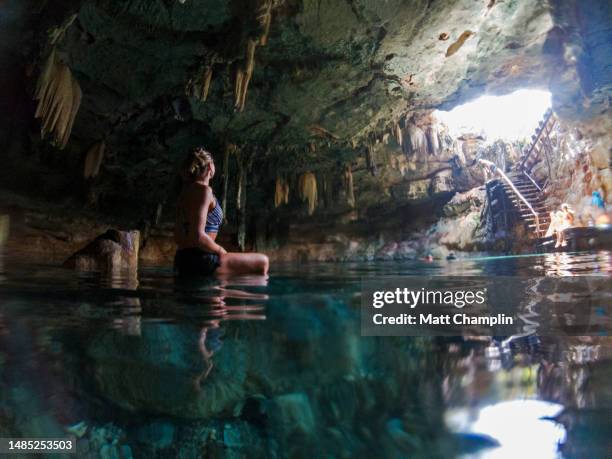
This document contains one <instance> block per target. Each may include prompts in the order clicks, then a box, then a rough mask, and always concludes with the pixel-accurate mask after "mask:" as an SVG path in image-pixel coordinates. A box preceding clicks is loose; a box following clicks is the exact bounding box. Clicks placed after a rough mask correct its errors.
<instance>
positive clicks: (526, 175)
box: [523, 170, 542, 192]
mask: <svg viewBox="0 0 612 459" xmlns="http://www.w3.org/2000/svg"><path fill="white" fill-rule="evenodd" d="M523 175H524V176H525V177H527V178H528V179H529V181H530V182H531V183H533V186H535V187H536V188H537V189H538V191H540V192H541V191H542V188H541V187H540V185H538V182H536V181H535V180H534V179H533V177H532V176H531V175H529V174H528V173H527V171H526V170H523Z"/></svg>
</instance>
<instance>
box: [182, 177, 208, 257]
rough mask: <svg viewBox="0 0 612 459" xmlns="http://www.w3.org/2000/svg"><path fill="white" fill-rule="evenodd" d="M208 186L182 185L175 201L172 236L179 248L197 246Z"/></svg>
mask: <svg viewBox="0 0 612 459" xmlns="http://www.w3.org/2000/svg"><path fill="white" fill-rule="evenodd" d="M209 190H210V187H207V186H206V185H202V184H199V183H188V184H185V185H184V186H183V189H182V190H181V193H180V194H179V197H178V200H177V203H176V222H175V226H174V238H175V240H176V244H177V245H178V246H179V248H189V247H198V241H199V238H200V228H199V226H200V224H201V223H200V215H201V213H202V210H203V209H202V206H203V205H204V203H205V201H206V193H207V192H210V191H209Z"/></svg>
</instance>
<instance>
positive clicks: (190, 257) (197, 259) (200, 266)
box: [174, 248, 221, 276]
mask: <svg viewBox="0 0 612 459" xmlns="http://www.w3.org/2000/svg"><path fill="white" fill-rule="evenodd" d="M220 264H221V263H220V262H219V255H217V254H216V253H210V252H205V251H203V250H201V249H197V248H189V249H179V250H177V251H176V254H175V255H174V271H175V272H176V273H177V274H178V275H179V276H194V275H195V276H198V275H200V276H210V275H211V274H212V273H214V272H215V269H217V268H218V267H219V265H220Z"/></svg>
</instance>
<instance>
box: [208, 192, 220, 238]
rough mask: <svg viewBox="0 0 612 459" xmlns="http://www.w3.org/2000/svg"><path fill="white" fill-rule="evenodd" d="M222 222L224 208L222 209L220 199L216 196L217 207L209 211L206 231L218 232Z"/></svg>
mask: <svg viewBox="0 0 612 459" xmlns="http://www.w3.org/2000/svg"><path fill="white" fill-rule="evenodd" d="M221 223H223V209H221V206H220V205H219V201H217V198H215V207H213V209H212V210H209V211H208V215H207V216H206V226H205V227H204V231H206V232H207V233H218V232H219V227H220V226H221Z"/></svg>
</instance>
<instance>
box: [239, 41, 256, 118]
mask: <svg viewBox="0 0 612 459" xmlns="http://www.w3.org/2000/svg"><path fill="white" fill-rule="evenodd" d="M256 49H257V40H254V39H252V38H249V39H248V42H247V52H246V67H245V68H244V69H239V70H238V72H239V73H240V75H241V76H240V83H239V84H238V76H237V77H236V78H237V84H236V86H237V87H238V88H239V91H238V93H237V99H236V109H237V110H238V111H240V112H241V111H243V110H244V106H245V104H246V95H247V90H248V89H249V83H250V82H251V77H252V76H253V70H254V69H255V50H256Z"/></svg>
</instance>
